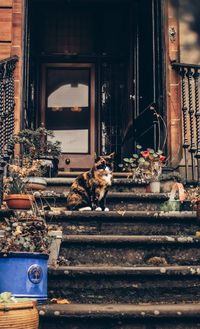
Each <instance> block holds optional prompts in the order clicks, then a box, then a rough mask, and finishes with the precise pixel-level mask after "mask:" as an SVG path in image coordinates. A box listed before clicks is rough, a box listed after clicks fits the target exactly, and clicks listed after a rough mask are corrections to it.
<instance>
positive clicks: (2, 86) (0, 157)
mask: <svg viewBox="0 0 200 329" xmlns="http://www.w3.org/2000/svg"><path fill="white" fill-rule="evenodd" d="M17 61H18V57H17V56H13V57H10V58H6V59H4V60H1V61H0V178H1V182H2V179H3V173H4V167H5V165H6V164H7V163H8V162H9V161H10V160H11V158H12V155H13V151H14V147H13V135H14V122H15V118H14V108H15V99H14V98H15V91H14V70H15V66H16V62H17ZM1 186H3V184H1ZM1 199H2V193H1ZM0 201H2V200H0Z"/></svg>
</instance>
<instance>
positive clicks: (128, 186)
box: [45, 176, 174, 193]
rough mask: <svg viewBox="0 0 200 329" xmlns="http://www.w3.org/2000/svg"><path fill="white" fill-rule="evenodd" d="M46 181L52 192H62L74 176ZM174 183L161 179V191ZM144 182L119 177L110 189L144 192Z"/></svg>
mask: <svg viewBox="0 0 200 329" xmlns="http://www.w3.org/2000/svg"><path fill="white" fill-rule="evenodd" d="M45 180H46V182H47V189H48V190H53V191H54V192H58V193H62V192H66V191H69V189H70V186H71V185H72V183H73V182H74V180H75V177H72V176H69V177H55V178H45ZM173 185H174V180H172V179H169V180H162V181H161V192H162V193H168V192H171V189H172V186H173ZM146 186H147V184H146V183H136V182H134V181H133V180H132V179H130V178H128V177H126V178H123V177H120V176H118V177H117V178H114V179H113V182H112V185H111V187H110V191H115V192H135V193H145V192H146Z"/></svg>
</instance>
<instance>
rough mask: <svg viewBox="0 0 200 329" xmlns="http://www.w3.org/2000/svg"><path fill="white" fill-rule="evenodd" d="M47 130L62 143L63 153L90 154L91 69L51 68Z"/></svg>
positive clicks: (47, 78)
mask: <svg viewBox="0 0 200 329" xmlns="http://www.w3.org/2000/svg"><path fill="white" fill-rule="evenodd" d="M46 81H47V83H46V86H47V106H46V111H45V121H46V127H47V129H51V130H53V131H54V134H55V139H56V140H59V141H61V142H62V152H63V153H89V128H90V102H89V88H90V69H89V68H83V69H82V68H78V69H77V68H48V70H47V77H46Z"/></svg>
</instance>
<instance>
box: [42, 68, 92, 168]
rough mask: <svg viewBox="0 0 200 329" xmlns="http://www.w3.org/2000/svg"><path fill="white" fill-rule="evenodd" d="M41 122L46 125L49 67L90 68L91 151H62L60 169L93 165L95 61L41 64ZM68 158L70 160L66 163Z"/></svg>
mask: <svg viewBox="0 0 200 329" xmlns="http://www.w3.org/2000/svg"><path fill="white" fill-rule="evenodd" d="M41 65H42V66H41V92H40V95H41V101H40V104H41V122H40V125H41V126H44V127H45V108H46V71H47V69H48V68H62V67H63V68H88V69H90V88H89V104H90V128H89V141H88V143H89V151H88V153H87V154H85V153H84V154H83V153H62V155H61V156H60V158H59V160H60V161H59V169H60V170H63V169H64V171H72V170H73V171H75V170H77V171H80V170H84V169H85V170H88V169H90V168H91V167H92V165H93V162H94V158H95V155H96V153H95V151H96V150H95V145H96V144H95V127H96V124H95V64H94V63H73V62H70V63H66V62H65V63H61V62H59V63H55V62H54V63H52V62H46V63H42V64H41ZM66 158H67V159H68V160H70V162H69V164H66V162H65V161H66Z"/></svg>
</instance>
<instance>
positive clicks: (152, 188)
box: [150, 182, 160, 193]
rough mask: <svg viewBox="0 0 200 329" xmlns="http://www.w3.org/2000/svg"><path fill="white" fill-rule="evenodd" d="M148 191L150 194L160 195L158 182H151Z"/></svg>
mask: <svg viewBox="0 0 200 329" xmlns="http://www.w3.org/2000/svg"><path fill="white" fill-rule="evenodd" d="M150 191H151V193H160V182H151V183H150Z"/></svg>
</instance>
